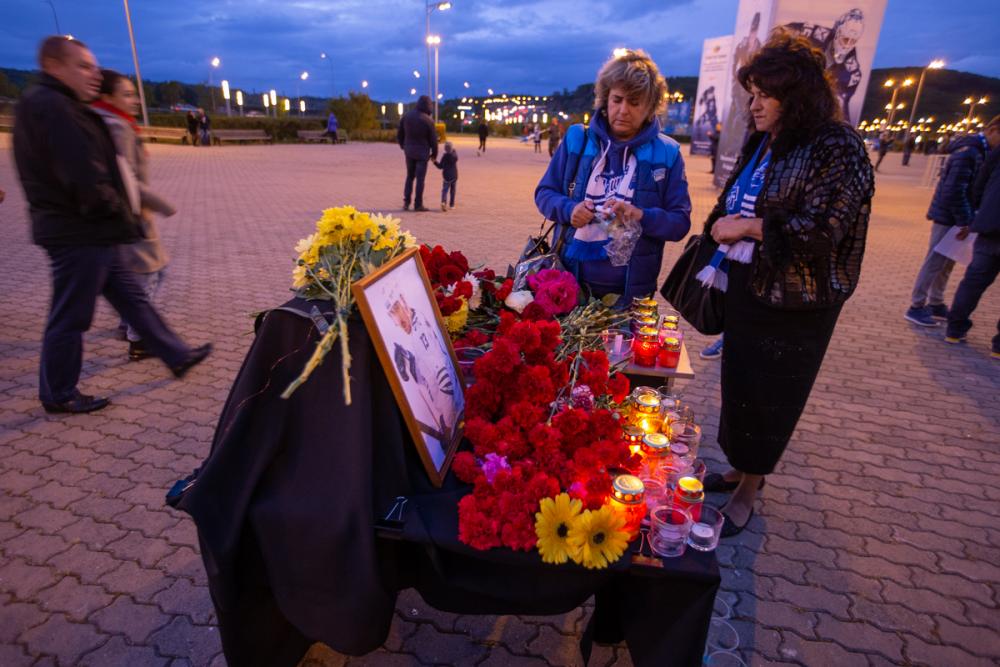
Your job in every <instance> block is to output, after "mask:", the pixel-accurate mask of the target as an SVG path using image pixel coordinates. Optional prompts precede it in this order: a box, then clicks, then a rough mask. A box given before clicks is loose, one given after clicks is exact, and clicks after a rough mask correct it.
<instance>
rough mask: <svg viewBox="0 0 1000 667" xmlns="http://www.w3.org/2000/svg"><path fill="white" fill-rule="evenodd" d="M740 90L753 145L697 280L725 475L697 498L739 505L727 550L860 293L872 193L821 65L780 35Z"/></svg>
mask: <svg viewBox="0 0 1000 667" xmlns="http://www.w3.org/2000/svg"><path fill="white" fill-rule="evenodd" d="M738 78H739V81H740V83H741V84H742V85H743V87H744V88H745V89H746V90H747V91H749V92H750V95H751V98H750V105H749V110H750V114H751V115H752V121H751V123H752V125H751V129H752V130H754V134H753V135H752V136H751V137H750V139H749V140H748V141H747V143H746V145H745V146H744V147H743V151H742V155H741V156H740V160H739V162H738V163H737V165H736V167H735V168H734V169H733V172H732V175H731V176H730V178H729V182H728V183H727V184H726V187H725V188H724V189H723V191H722V194H721V195H720V197H719V201H718V203H717V204H716V206H715V209H714V210H713V211H712V213H711V215H709V218H708V222H707V223H706V226H705V233H706V234H709V235H711V237H712V239H714V240H715V242H716V243H718V244H720V245H719V248H718V250H717V251H716V253H715V256H714V257H713V259H712V261H711V262H710V264H709V265H708V266H706V267H705V268H704V269H703V270H702V271H701V272H700V273H699V274H698V278H699V279H700V280H701V281H702V283H703V284H704V285H705V286H704V289H712V290H721V291H722V292H724V293H725V296H724V299H723V304H724V325H723V332H724V334H725V340H726V344H725V346H724V347H723V352H722V411H721V415H720V418H719V445H720V446H721V447H722V450H723V452H724V453H725V454H726V458H727V459H728V460H729V463H730V465H731V466H732V470H729V471H728V472H726V473H725V474H722V475H720V474H710V475H709V476H708V477H706V478H705V489H706V490H707V491H732V492H733V495H732V497H731V498H730V499H729V502H728V503H727V504H726V506H725V507H724V508H723V512H724V514H725V516H726V522H725V526H724V527H723V533H722V534H723V536H726V537H728V536H731V535H735V534H737V533H739V532H740V531H742V530H743V528H744V527H745V526H746V524H747V523H748V522H749V520H750V519H751V518H752V516H753V503H754V500H755V499H756V497H757V492H758V490H759V489H760V488H761V487H762V486H763V485H764V475H767V474H770V473H771V472H772V471H773V470H774V468H775V466H776V465H777V463H778V460H779V459H780V458H781V455H782V453H783V452H784V450H785V447H786V445H787V444H788V440H789V439H790V438H791V435H792V432H793V431H794V430H795V426H796V424H797V423H798V420H799V416H800V415H801V414H802V410H803V408H804V407H805V404H806V401H807V399H808V397H809V392H810V391H811V390H812V386H813V383H814V382H815V380H816V375H817V374H818V373H819V369H820V365H821V364H822V362H823V356H824V355H825V354H826V348H827V345H828V344H829V342H830V338H831V336H832V335H833V329H834V326H835V325H836V323H837V318H838V316H839V315H840V310H841V307H842V306H843V304H844V302H845V301H846V300H847V299H848V297H850V296H851V294H852V293H853V292H854V289H855V288H856V287H857V284H858V278H859V276H860V273H861V259H862V256H863V255H864V248H865V237H866V234H867V231H868V218H869V216H870V214H871V200H872V197H873V195H874V192H875V188H874V175H873V172H872V166H871V162H870V160H869V159H868V154H867V152H866V151H865V146H864V143H863V141H862V140H861V137H860V136H858V134H857V132H855V131H854V129H853V128H851V127H850V126H849V125H847V124H845V123H844V122H842V121H841V116H840V113H841V112H840V106H839V105H838V103H837V97H836V94H835V92H834V88H833V87H832V82H831V81H830V80H829V78H828V77H827V75H826V72H825V60H824V56H823V53H822V52H820V51H818V50H817V49H815V48H813V47H812V46H810V44H809V42H808V41H806V40H804V39H802V38H800V37H793V36H791V35H789V34H787V33H783V32H779V33H776V34H774V35H773V36H772V37H771V38H770V40H769V41H768V42H767V43H766V44H765V45H764V47H763V48H762V49H760V51H758V52H757V54H756V55H755V56H753V58H751V60H750V62H749V63H747V65H745V66H744V67H741V68H740V70H739V74H738Z"/></svg>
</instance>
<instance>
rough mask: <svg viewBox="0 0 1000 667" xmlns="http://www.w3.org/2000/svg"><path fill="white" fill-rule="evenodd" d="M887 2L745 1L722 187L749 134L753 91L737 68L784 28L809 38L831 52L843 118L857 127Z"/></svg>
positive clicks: (723, 140)
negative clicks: (777, 29) (745, 86)
mask: <svg viewBox="0 0 1000 667" xmlns="http://www.w3.org/2000/svg"><path fill="white" fill-rule="evenodd" d="M885 6H886V0H827V1H826V2H822V3H819V2H814V1H813V0H741V1H740V6H739V9H738V10H737V13H736V30H735V37H734V40H736V45H735V46H734V48H733V57H732V65H731V67H730V70H729V72H730V75H729V76H730V100H729V111H728V112H727V114H728V115H727V116H726V118H725V120H724V121H723V126H722V136H721V137H720V139H719V159H718V160H717V164H716V169H715V179H714V180H715V184H716V186H718V187H721V186H723V185H724V184H725V182H726V179H727V178H728V176H729V173H730V171H732V169H733V166H734V165H735V163H736V160H737V158H738V157H739V153H740V149H741V148H742V146H743V143H744V142H745V141H746V137H747V134H748V129H747V127H748V126H747V122H748V114H747V104H748V102H749V95H748V93H747V92H746V91H745V90H743V87H742V86H740V84H739V81H738V80H737V79H736V72H737V71H738V70H739V68H740V67H742V66H743V65H745V64H746V63H747V62H748V61H749V59H750V56H751V55H753V53H754V52H756V50H757V49H759V48H760V44H761V43H762V42H764V41H766V40H767V35H768V34H769V33H770V32H771V30H772V29H773V28H775V27H778V26H781V27H784V28H785V29H786V30H790V31H792V32H795V33H797V34H800V35H802V36H803V37H806V38H807V39H809V40H810V41H811V42H812V43H813V44H814V45H815V46H816V47H817V48H819V49H821V50H822V51H823V53H824V54H825V55H826V63H827V70H828V71H829V72H830V74H831V76H832V77H833V80H834V82H835V84H836V88H837V96H838V98H839V99H840V104H841V108H842V110H843V114H844V119H845V120H846V121H848V122H849V123H850V124H851V125H856V124H857V123H858V121H859V119H860V116H861V108H862V106H863V105H864V101H865V100H864V97H865V91H866V90H867V88H868V79H869V78H870V76H871V68H872V59H873V58H874V57H875V47H876V46H877V45H878V36H879V32H880V31H881V29H882V18H883V16H884V15H885Z"/></svg>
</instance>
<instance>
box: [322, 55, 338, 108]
mask: <svg viewBox="0 0 1000 667" xmlns="http://www.w3.org/2000/svg"><path fill="white" fill-rule="evenodd" d="M319 57H320V59H321V60H325V61H326V62H328V63H330V96H331V98H333V97H336V96H337V88H336V86H334V85H333V74H334V70H333V59H332V58H331V57H330V56H328V55H327V54H326V52H325V51H324V52H323V53H321V54H319Z"/></svg>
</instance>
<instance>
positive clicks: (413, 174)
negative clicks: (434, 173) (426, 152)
mask: <svg viewBox="0 0 1000 667" xmlns="http://www.w3.org/2000/svg"><path fill="white" fill-rule="evenodd" d="M429 159H430V158H427V159H425V160H415V159H413V158H411V157H408V158H406V182H405V183H404V184H403V204H404V205H406V206H409V205H410V197H411V195H412V196H413V207H414V208H420V207H422V206H423V205H424V179H425V178H426V177H427V160H429ZM414 179H416V181H417V191H416V192H415V193H414V192H413V181H414Z"/></svg>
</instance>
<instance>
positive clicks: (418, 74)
mask: <svg viewBox="0 0 1000 667" xmlns="http://www.w3.org/2000/svg"><path fill="white" fill-rule="evenodd" d="M413 78H414V79H419V78H420V72H419V71H417V70H413Z"/></svg>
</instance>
